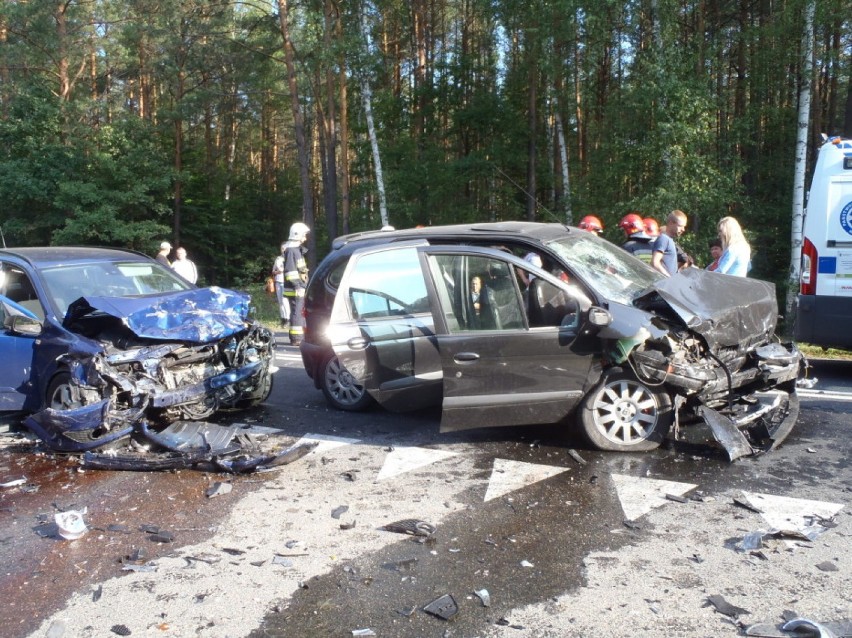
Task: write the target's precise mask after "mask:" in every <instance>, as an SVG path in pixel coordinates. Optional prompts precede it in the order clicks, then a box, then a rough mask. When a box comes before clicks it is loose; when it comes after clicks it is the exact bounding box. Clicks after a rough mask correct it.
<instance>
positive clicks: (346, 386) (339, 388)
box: [320, 355, 373, 412]
mask: <svg viewBox="0 0 852 638" xmlns="http://www.w3.org/2000/svg"><path fill="white" fill-rule="evenodd" d="M320 387H321V388H322V393H323V394H324V395H325V398H326V400H327V401H328V402H329V403H330V404H331V405H332V406H333V407H335V408H337V409H338V410H346V411H348V412H360V411H361V410H366V409H367V408H368V407H370V405H371V404H372V403H373V397H371V396H370V395H369V394H368V393H367V391H366V390H365V389H364V386H363V385H361V384H360V383H358V381H356V379H355V377H353V376H352V375H351V374H350V373H349V370H347V369H346V368H345V367H344V366H343V364H342V363H340V359H338V358H337V357H336V356H334V355H332V356H330V357H327V358H326V359H324V360H323V362H322V365H321V366H320Z"/></svg>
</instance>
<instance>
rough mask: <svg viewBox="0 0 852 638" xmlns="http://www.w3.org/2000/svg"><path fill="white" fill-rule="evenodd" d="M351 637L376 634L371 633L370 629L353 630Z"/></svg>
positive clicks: (374, 633)
mask: <svg viewBox="0 0 852 638" xmlns="http://www.w3.org/2000/svg"><path fill="white" fill-rule="evenodd" d="M352 635H353V636H375V635H376V632H375V631H373V630H372V629H353V630H352Z"/></svg>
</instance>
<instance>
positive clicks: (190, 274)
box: [172, 248, 198, 284]
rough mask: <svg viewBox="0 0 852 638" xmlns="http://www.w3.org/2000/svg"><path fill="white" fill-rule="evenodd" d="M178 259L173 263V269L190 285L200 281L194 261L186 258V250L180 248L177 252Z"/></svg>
mask: <svg viewBox="0 0 852 638" xmlns="http://www.w3.org/2000/svg"><path fill="white" fill-rule="evenodd" d="M175 255H176V256H177V259H175V260H174V261H173V262H172V269H173V270H174V271H175V272H176V273H177V274H179V275H180V276H181V277H183V278H184V279H186V280H187V281H188V282H189V283H192V284H194V283H195V282H197V281H198V269H197V268H196V267H195V264H194V263H193V262H192V260H190V259H187V258H186V248H178V249H177V250H176V251H175Z"/></svg>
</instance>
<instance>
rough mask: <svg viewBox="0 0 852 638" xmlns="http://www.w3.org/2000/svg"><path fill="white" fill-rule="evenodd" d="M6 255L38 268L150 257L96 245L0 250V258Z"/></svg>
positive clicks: (143, 259) (146, 258) (139, 259)
mask: <svg viewBox="0 0 852 638" xmlns="http://www.w3.org/2000/svg"><path fill="white" fill-rule="evenodd" d="M8 257H17V258H18V259H22V260H24V261H27V262H29V263H30V264H32V265H33V266H37V267H39V268H46V267H52V266H62V265H71V264H84V263H92V262H98V261H115V260H116V259H122V260H130V261H150V259H151V258H150V257H148V256H147V255H145V254H143V253H139V252H136V251H132V250H122V249H119V248H104V247H97V246H37V247H36V246H33V247H30V246H27V247H22V248H4V249H2V250H0V258H8Z"/></svg>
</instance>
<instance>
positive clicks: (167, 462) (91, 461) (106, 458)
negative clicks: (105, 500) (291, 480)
mask: <svg viewBox="0 0 852 638" xmlns="http://www.w3.org/2000/svg"><path fill="white" fill-rule="evenodd" d="M25 425H26V426H27V427H28V428H29V429H30V430H31V431H32V432H34V433H35V434H36V435H37V436H38V437H39V438H40V439H41V440H42V441H43V442H44V443H45V444H46V445H47V446H48V447H49V448H50V449H51V450H52V451H54V452H61V453H84V454H83V459H82V464H83V467H87V468H91V469H102V470H136V471H152V470H175V469H193V468H194V469H199V470H205V471H214V472H215V471H220V472H229V473H233V474H241V473H245V472H254V471H263V470H266V469H271V468H274V467H278V466H281V465H287V464H288V463H292V462H293V461H296V460H298V459H300V458H302V457H303V456H304V455H305V454H307V453H308V452H310V451H311V450H312V449H313V448H314V447H315V444H313V445H309V444H301V445H294V446H291V447H289V448H286V449H284V450H269V449H264V448H265V446H263V445H262V444H263V443H264V442H265V440H266V439H267V438H268V437H267V436H266V435H262V436H261V435H257V434H253V433H252V432H251V431H250V430H246V429H244V428H240V427H237V426H223V425H216V424H213V423H205V422H196V421H178V422H176V423H172V424H171V425H169V426H168V427H167V428H165V429H163V430H160V431H159V432H158V431H155V430H153V429H151V428H150V427H149V425H148V422H147V421H146V420H145V419H144V418H140V414H139V413H138V411H137V412H134V414H132V415H128V416H127V417H126V418H117V417H116V414H115V412H111V411H110V402H109V400H106V399H105V400H103V401H100V402H98V403H95V404H92V405H89V406H84V407H82V408H78V409H74V410H62V411H58V410H52V409H50V408H48V409H46V410H42V411H41V412H38V413H36V414H33V415H31V416H29V417H28V418H27V419H26V421H25ZM119 446H120V447H119ZM110 448H112V449H110ZM96 449H103V450H106V451H104V452H95V451H94V450H96Z"/></svg>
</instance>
